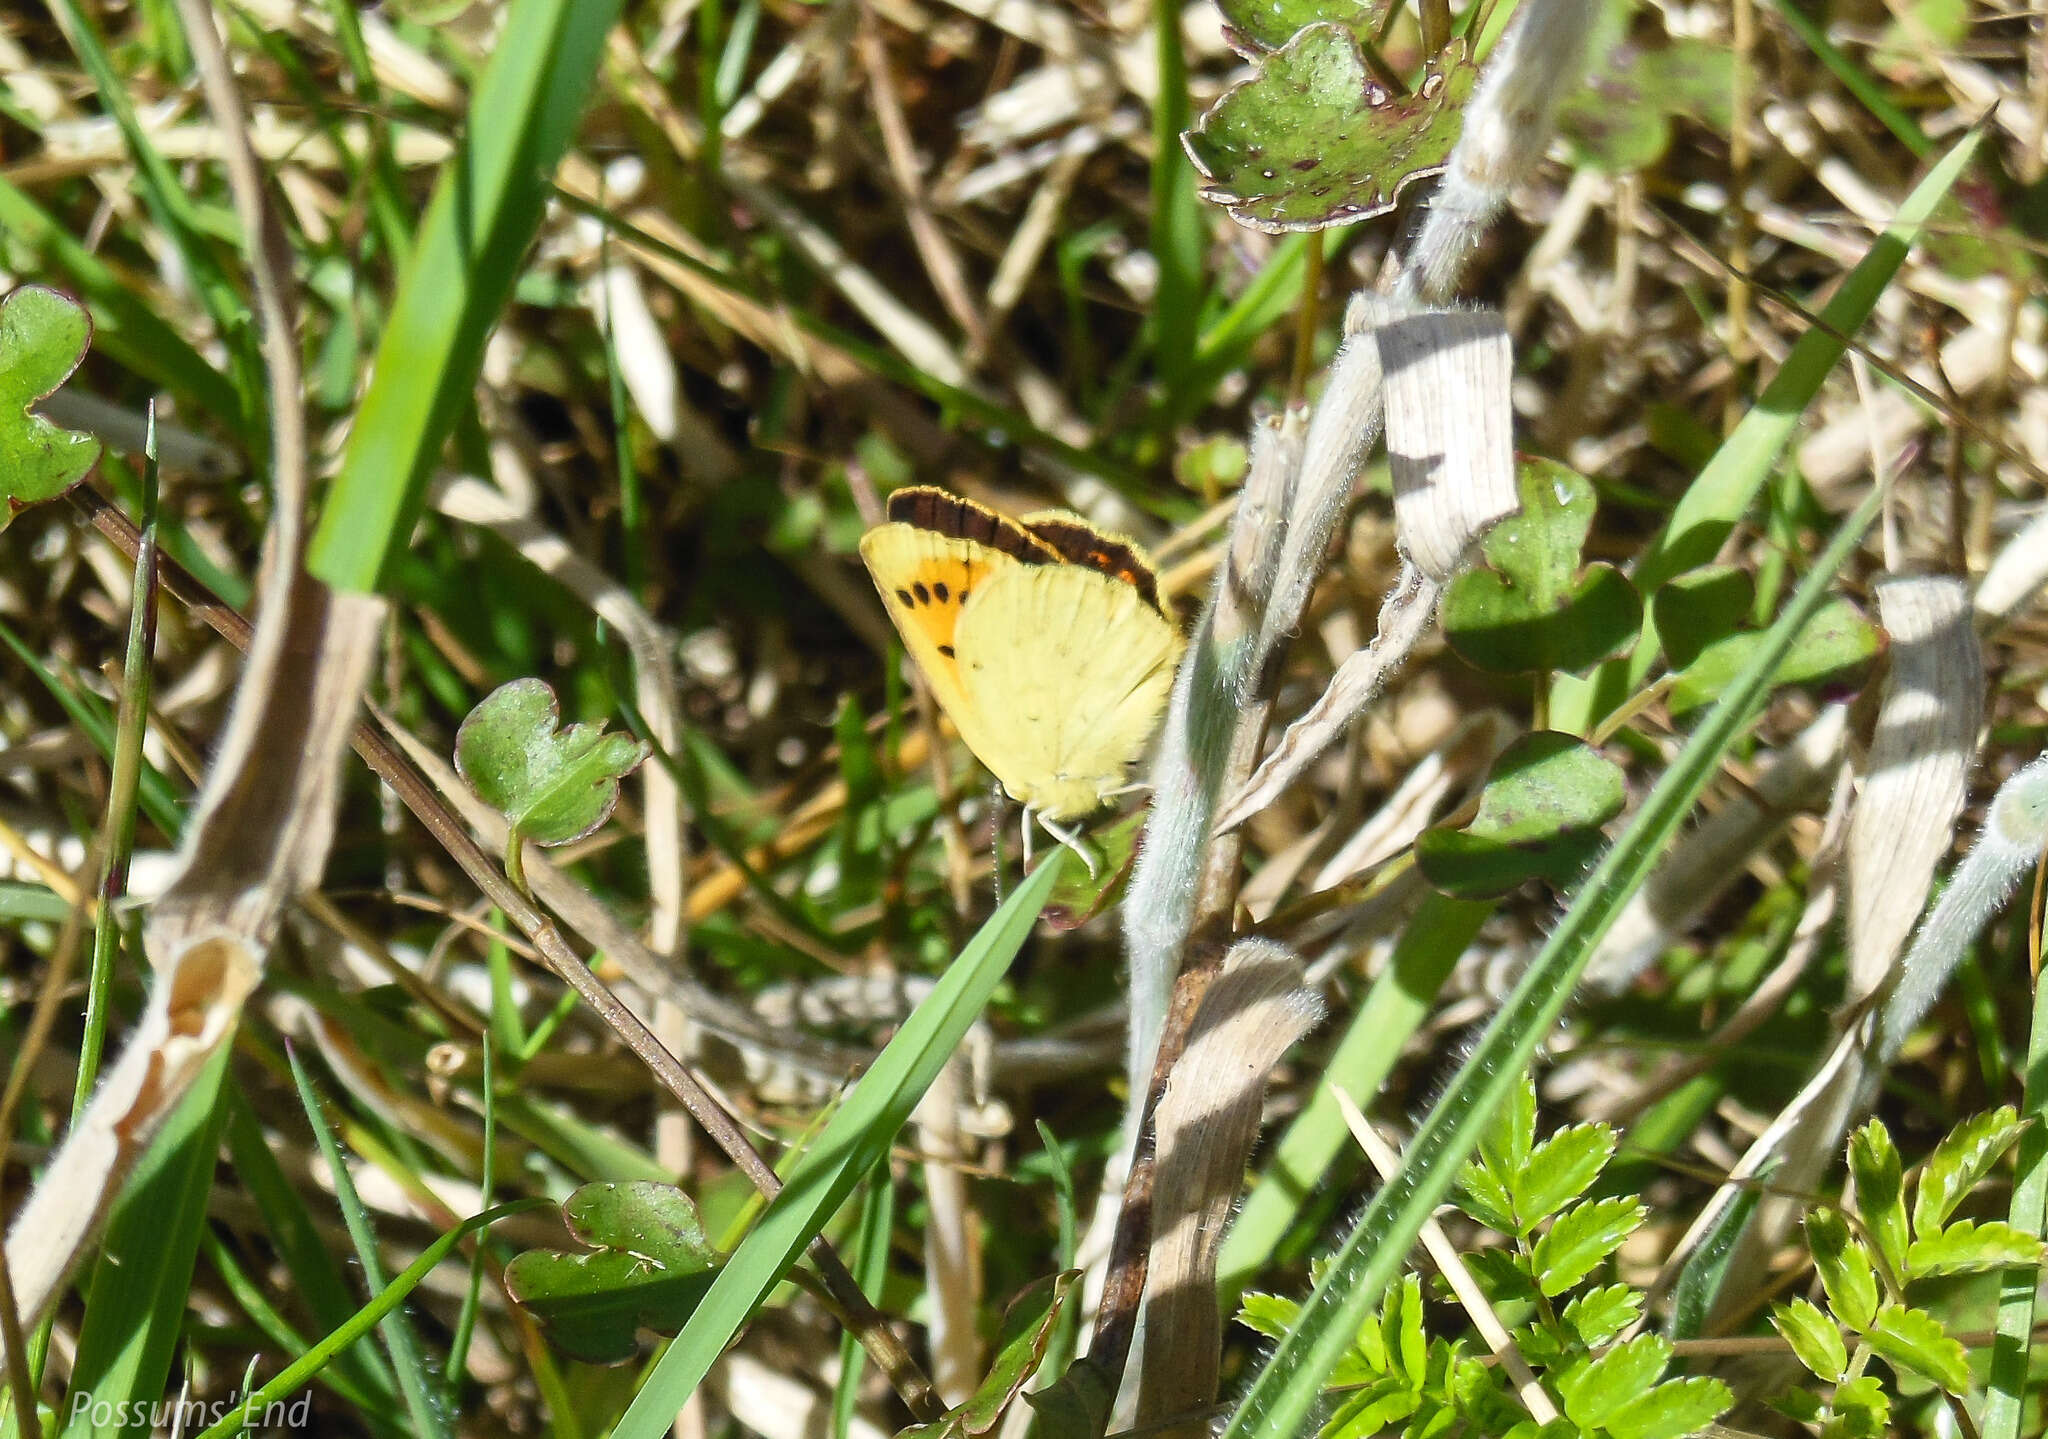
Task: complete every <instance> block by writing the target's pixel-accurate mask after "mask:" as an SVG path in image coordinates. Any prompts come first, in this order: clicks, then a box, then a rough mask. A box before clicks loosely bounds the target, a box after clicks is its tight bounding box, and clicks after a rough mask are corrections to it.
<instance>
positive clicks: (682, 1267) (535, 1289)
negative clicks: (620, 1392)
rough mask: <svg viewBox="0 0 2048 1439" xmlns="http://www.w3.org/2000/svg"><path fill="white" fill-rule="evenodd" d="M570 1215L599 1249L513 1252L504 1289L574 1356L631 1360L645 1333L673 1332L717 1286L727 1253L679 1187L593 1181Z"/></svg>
mask: <svg viewBox="0 0 2048 1439" xmlns="http://www.w3.org/2000/svg"><path fill="white" fill-rule="evenodd" d="M562 1218H563V1219H564V1220H565V1221H566V1222H567V1223H568V1225H569V1231H570V1233H572V1234H573V1235H575V1236H576V1238H577V1239H578V1240H580V1241H582V1242H583V1243H585V1244H587V1245H589V1246H590V1247H591V1249H592V1250H593V1252H592V1253H589V1254H564V1253H562V1252H560V1251H557V1250H553V1249H529V1250H527V1251H526V1252H525V1253H523V1254H517V1255H514V1256H513V1258H512V1261H511V1263H509V1264H507V1265H506V1266H505V1290H506V1292H507V1293H508V1294H510V1295H511V1296H512V1298H513V1299H515V1300H517V1301H518V1302H519V1303H520V1304H521V1305H522V1306H524V1307H525V1309H526V1310H527V1311H528V1312H529V1313H531V1314H532V1315H533V1317H534V1318H535V1319H536V1320H538V1321H539V1323H540V1326H541V1328H542V1329H544V1330H546V1331H547V1336H548V1338H549V1339H550V1340H551V1341H553V1343H554V1344H555V1347H557V1348H558V1349H560V1350H561V1351H562V1352H563V1353H565V1354H568V1355H572V1356H573V1357H575V1358H577V1359H581V1360H584V1361H585V1362H587V1363H591V1364H618V1363H621V1362H623V1361H625V1360H627V1359H631V1358H632V1357H633V1355H634V1353H635V1352H636V1351H637V1348H638V1345H637V1343H636V1340H635V1337H634V1336H635V1335H636V1334H637V1333H638V1331H640V1330H642V1329H651V1330H653V1331H655V1332H656V1333H658V1334H674V1333H675V1332H676V1331H677V1330H678V1329H680V1328H682V1326H683V1321H684V1320H686V1319H688V1318H689V1317H690V1313H691V1311H692V1310H694V1309H695V1308H696V1307H697V1301H698V1300H700V1299H702V1298H703V1297H704V1291H705V1290H706V1289H708V1288H710V1287H711V1276H712V1271H713V1270H714V1269H716V1268H717V1265H718V1251H717V1250H715V1249H714V1248H712V1246H711V1242H710V1240H708V1239H706V1238H705V1236H704V1227H703V1224H702V1222H701V1221H700V1220H699V1219H698V1217H697V1206H696V1205H694V1204H692V1203H691V1202H690V1199H689V1196H688V1195H686V1194H684V1193H683V1192H682V1191H681V1190H679V1189H677V1188H675V1187H674V1186H673V1185H668V1184H656V1183H654V1182H652V1181H651V1180H644V1179H636V1180H630V1181H627V1182H625V1183H617V1184H613V1183H606V1184H586V1185H584V1186H583V1187H582V1188H581V1189H578V1190H577V1191H576V1192H575V1193H574V1194H571V1195H570V1196H569V1197H568V1199H567V1200H565V1201H564V1202H563V1204H562Z"/></svg>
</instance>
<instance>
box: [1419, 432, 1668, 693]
mask: <svg viewBox="0 0 2048 1439" xmlns="http://www.w3.org/2000/svg"><path fill="white" fill-rule="evenodd" d="M1515 485H1516V488H1517V489H1518V490H1519V491H1520V493H1521V499H1522V509H1521V513H1520V514H1516V515H1510V516H1508V517H1507V518H1506V519H1504V520H1502V521H1501V522H1500V523H1499V524H1497V525H1495V526H1494V527H1493V529H1492V530H1491V531H1489V532H1488V534H1487V536H1486V539H1485V541H1484V543H1483V546H1482V548H1483V551H1484V553H1485V556H1486V567H1485V568H1484V569H1472V570H1468V571H1466V572H1465V573H1464V574H1462V575H1459V576H1458V578H1457V579H1456V580H1454V581H1452V582H1451V587H1450V591H1449V593H1447V594H1446V595H1445V596H1444V610H1443V625H1444V638H1445V639H1447V640H1449V641H1450V645H1451V648H1452V649H1454V650H1456V651H1457V652H1458V653H1459V655H1461V656H1462V657H1463V658H1464V659H1465V660H1466V661H1467V662H1468V663H1470V664H1473V665H1476V666H1477V667H1479V668H1480V669H1483V670H1491V671H1493V672H1495V673H1497V674H1517V673H1520V672H1523V671H1527V670H1535V671H1550V670H1576V669H1583V668H1584V667H1585V666H1587V665H1590V664H1592V663H1594V662H1595V661H1596V660H1600V659H1604V658H1605V657H1606V656H1608V655H1610V654H1612V653H1613V652H1614V651H1615V650H1616V649H1618V648H1620V647H1621V646H1622V645H1624V644H1627V643H1628V642H1629V641H1630V640H1632V639H1634V638H1635V636H1636V634H1637V632H1638V631H1639V630H1640V629H1641V628H1642V623H1643V606H1642V601H1641V600H1640V599H1638V598H1637V597H1636V591H1635V586H1633V585H1631V584H1630V583H1629V582H1628V580H1627V579H1626V578H1625V577H1624V576H1623V575H1622V573H1621V572H1620V571H1619V570H1617V569H1615V568H1614V567H1613V566H1612V565H1587V566H1584V567H1581V565H1580V563H1579V560H1580V551H1581V550H1582V548H1583V547H1584V545H1585V543H1586V534H1587V532H1588V531H1589V530H1590V529H1592V527H1593V509H1594V501H1593V486H1592V484H1591V483H1590V482H1588V481H1587V479H1586V478H1585V476H1583V475H1581V474H1578V473H1577V472H1576V471H1574V470H1570V469H1567V468H1566V467H1565V466H1563V465H1560V464H1558V463H1557V462H1556V461H1554V460H1543V459H1524V460H1523V461H1522V462H1521V465H1520V466H1519V468H1518V469H1517V471H1516V474H1515Z"/></svg>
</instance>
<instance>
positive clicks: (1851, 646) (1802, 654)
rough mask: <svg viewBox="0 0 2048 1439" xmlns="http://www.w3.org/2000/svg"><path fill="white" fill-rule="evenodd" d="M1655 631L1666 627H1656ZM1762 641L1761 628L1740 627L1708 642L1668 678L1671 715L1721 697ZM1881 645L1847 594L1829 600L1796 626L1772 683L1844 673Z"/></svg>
mask: <svg viewBox="0 0 2048 1439" xmlns="http://www.w3.org/2000/svg"><path fill="white" fill-rule="evenodd" d="M1658 633H1659V634H1663V633H1667V631H1665V630H1663V629H1662V628H1661V627H1660V628H1659V631H1658ZM1762 642H1763V636H1762V635H1761V634H1760V633H1744V634H1738V635H1728V636H1726V637H1725V638H1723V639H1719V640H1716V641H1714V642H1713V643H1712V644H1709V645H1707V646H1706V647H1705V648H1704V649H1703V650H1701V651H1700V653H1699V654H1698V656H1697V657H1695V658H1694V660H1693V662H1692V663H1691V664H1690V665H1688V666H1687V667H1686V669H1685V672H1684V673H1683V674H1681V675H1679V676H1678V679H1677V680H1676V681H1675V682H1674V683H1673V684H1672V686H1671V689H1670V692H1669V694H1668V696H1667V698H1666V703H1667V704H1668V705H1669V706H1670V708H1671V713H1672V715H1673V716H1674V717H1676V716H1679V715H1685V714H1689V713H1691V712H1692V711H1693V710H1696V709H1698V708H1700V707H1701V706H1702V705H1709V704H1712V703H1713V702H1714V701H1715V700H1717V699H1719V698H1720V697H1721V692H1722V691H1723V690H1725V689H1726V688H1727V687H1728V686H1729V684H1731V683H1732V682H1733V681H1734V679H1735V676H1736V675H1738V674H1740V673H1742V670H1743V667H1744V666H1746V665H1747V664H1748V663H1749V659H1750V656H1751V655H1753V654H1755V653H1756V650H1757V646H1758V645H1760V644H1761V643H1762ZM1883 647H1884V636H1883V635H1882V634H1881V633H1880V632H1879V630H1878V627H1877V626H1876V625H1874V624H1872V623H1871V622H1870V621H1869V620H1868V619H1867V618H1865V617H1864V615H1863V612H1862V611H1861V610H1859V609H1857V608H1856V606H1854V605H1853V604H1851V603H1849V601H1847V600H1843V599H1834V600H1829V601H1828V602H1827V603H1826V604H1825V605H1823V606H1821V609H1820V612H1819V613H1818V614H1816V615H1815V616H1814V617H1813V618H1812V619H1810V620H1808V621H1807V622H1806V624H1805V626H1804V627H1803V628H1801V629H1800V631H1799V637H1798V638H1797V639H1795V640H1794V641H1793V642H1792V649H1791V651H1790V652H1789V653H1787V654H1786V656H1785V658H1784V659H1783V660H1782V661H1780V662H1779V665H1778V668H1777V672H1776V673H1774V674H1773V675H1772V676H1771V683H1772V685H1773V686H1777V685H1792V684H1810V683H1812V682H1813V681H1815V680H1820V679H1826V678H1828V677H1830V676H1837V675H1843V674H1846V673H1847V672H1848V671H1851V670H1853V669H1855V668H1856V667H1857V666H1859V665H1862V664H1865V663H1867V662H1869V661H1870V660H1871V659H1873V658H1875V657H1876V655H1877V653H1878V651H1879V650H1881V649H1882V648H1883Z"/></svg>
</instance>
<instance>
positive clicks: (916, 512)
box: [889, 485, 1061, 565]
mask: <svg viewBox="0 0 2048 1439" xmlns="http://www.w3.org/2000/svg"><path fill="white" fill-rule="evenodd" d="M889 518H890V519H891V520H893V521H894V522H896V523H897V524H904V525H909V526H911V527H912V528H913V529H919V530H930V531H932V532H933V533H935V534H941V535H947V536H950V537H952V538H954V539H960V540H972V541H974V542H975V543H976V544H978V545H987V546H988V547H989V548H990V549H992V550H1000V551H1002V552H1003V553H1004V554H1006V555H1008V556H1010V557H1011V558H1012V559H1017V560H1022V561H1023V562H1024V563H1025V564H1027V565H1049V564H1053V563H1055V562H1057V561H1058V560H1059V559H1060V558H1061V556H1060V553H1059V551H1058V550H1057V549H1056V548H1055V547H1054V546H1053V545H1052V544H1050V543H1049V542H1046V541H1043V540H1041V539H1038V538H1035V537H1034V536H1033V535H1032V533H1031V531H1029V530H1027V529H1025V528H1024V527H1023V526H1022V525H1020V524H1018V523H1017V522H1016V521H1015V520H1012V519H1008V518H1005V517H1004V516H1002V515H999V514H997V513H996V512H995V511H994V510H991V509H989V508H987V507H986V506H984V505H977V504H976V503H974V501H972V500H963V499H961V498H960V497H959V496H958V495H953V494H948V493H947V492H946V491H944V490H938V489H933V488H932V487H931V486H929V485H912V486H911V487H910V488H908V489H903V490H898V491H896V493H895V494H893V495H891V496H889Z"/></svg>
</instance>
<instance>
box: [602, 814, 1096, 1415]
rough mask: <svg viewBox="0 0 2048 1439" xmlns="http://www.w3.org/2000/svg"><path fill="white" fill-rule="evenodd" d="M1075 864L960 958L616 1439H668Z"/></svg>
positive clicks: (1048, 865)
mask: <svg viewBox="0 0 2048 1439" xmlns="http://www.w3.org/2000/svg"><path fill="white" fill-rule="evenodd" d="M1066 864H1067V852H1066V851H1065V850H1055V851H1053V852H1052V853H1051V854H1048V855H1047V856H1046V857H1045V860H1044V861H1043V862H1042V863H1041V864H1040V865H1039V866H1038V868H1037V869H1035V870H1033V871H1032V872H1031V874H1030V876H1029V877H1028V878H1027V879H1025V881H1024V882H1023V883H1022V884H1020V885H1019V886H1017V891H1016V893H1014V894H1012V895H1011V896H1010V898H1009V899H1008V900H1007V901H1006V902H1005V903H1004V904H1003V907H1002V908H1001V909H999V910H997V911H996V912H995V913H994V914H993V915H992V916H990V917H989V921H988V923H987V924H984V925H983V926H982V927H981V932H980V933H978V934H976V935H975V937H974V938H973V939H972V940H971V941H969V943H968V945H967V947H966V948H965V949H963V950H962V951H961V952H960V956H959V958H957V959H955V960H954V961H953V963H952V965H951V967H950V968H948V969H947V970H946V973H945V976H944V977H943V978H942V979H940V981H939V983H938V986H937V987H936V988H934V989H933V990H932V992H931V994H930V995H928V996H927V997H926V999H925V1001H924V1003H922V1004H920V1005H918V1007H917V1009H916V1010H915V1011H914V1012H913V1013H912V1014H911V1016H910V1018H909V1019H908V1020H906V1021H904V1025H903V1028H902V1029H900V1030H898V1031H897V1033H896V1037H895V1038H894V1039H892V1040H890V1041H889V1044H888V1047H887V1048H885V1049H884V1050H883V1051H882V1052H881V1054H880V1055H878V1056H877V1057H876V1059H875V1062H874V1065H873V1067H872V1068H870V1069H869V1070H868V1072H867V1073H866V1074H864V1075H862V1076H861V1079H860V1082H859V1083H858V1084H856V1085H855V1086H854V1088H853V1092H852V1093H850V1094H849V1095H847V1097H846V1102H845V1103H844V1104H843V1105H841V1106H840V1108H839V1111H838V1113H836V1114H834V1115H833V1116H832V1118H831V1120H830V1121H829V1122H828V1123H827V1124H826V1125H825V1129H824V1132H823V1133H822V1134H820V1135H819V1136H818V1138H817V1140H816V1142H815V1143H813V1144H812V1145H811V1147H810V1150H809V1152H808V1153H806V1154H805V1155H804V1157H803V1161H802V1162H801V1163H800V1164H799V1165H798V1166H797V1167H796V1169H795V1171H794V1172H793V1173H791V1174H790V1176H789V1182H788V1184H787V1186H786V1187H785V1188H784V1189H783V1191H782V1193H781V1194H780V1195H779V1196H777V1197H776V1199H775V1200H774V1201H773V1202H772V1203H771V1204H769V1206H768V1208H767V1210H766V1211H765V1212H764V1213H763V1214H762V1216H761V1219H760V1222H759V1223H757V1224H756V1225H755V1226H754V1228H753V1229H752V1231H751V1232H749V1233H748V1235H747V1237H746V1238H745V1239H744V1240H742V1241H741V1242H740V1245H739V1247H738V1248H737V1249H735V1250H734V1251H733V1252H732V1255H731V1257H730V1258H728V1259H727V1260H726V1261H725V1264H724V1265H723V1267H721V1268H720V1269H719V1271H718V1277H717V1278H716V1279H715V1280H713V1281H712V1285H711V1288H710V1290H709V1292H707V1293H706V1294H705V1296H704V1299H703V1301H702V1302H701V1303H700V1304H699V1305H698V1306H697V1310H696V1312H695V1313H694V1314H692V1315H691V1316H690V1318H689V1322H687V1323H686V1324H684V1326H683V1329H682V1332H681V1333H680V1334H678V1335H676V1338H675V1342H674V1343H672V1344H671V1345H669V1347H668V1352H667V1353H666V1354H663V1355H662V1356H661V1359H660V1361H659V1362H658V1363H657V1364H655V1366H654V1368H653V1369H652V1370H651V1371H650V1372H649V1373H648V1376H647V1381H646V1383H645V1384H644V1385H642V1386H641V1389H640V1392H639V1393H638V1394H637V1395H635V1396H634V1398H633V1403H632V1406H631V1407H630V1408H629V1409H627V1410H626V1413H625V1417H624V1418H622V1419H620V1421H619V1424H618V1427H617V1428H616V1429H614V1430H613V1431H612V1435H613V1439H659V1436H660V1435H662V1434H664V1433H666V1432H667V1430H668V1427H669V1425H670V1423H671V1422H673V1421H674V1419H675V1416H676V1411H677V1410H678V1409H680V1408H681V1407H682V1405H683V1401H684V1400H685V1399H687V1398H689V1397H690V1395H691V1394H692V1393H693V1392H694V1391H695V1390H696V1388H697V1385H698V1384H699V1383H700V1382H701V1381H702V1380H703V1378H704V1375H705V1374H706V1372H707V1371H709V1370H710V1368H711V1365H712V1363H713V1362H714V1361H715V1360H716V1359H717V1358H718V1356H719V1355H720V1354H721V1353H723V1352H724V1351H725V1346H726V1345H727V1344H728V1343H730V1342H731V1341H732V1337H733V1336H734V1335H735V1334H737V1333H739V1331H740V1328H741V1326H742V1325H744V1324H745V1323H746V1322H747V1321H748V1320H749V1319H750V1318H752V1317H753V1314H754V1311H755V1309H757V1308H759V1307H760V1304H761V1302H762V1301H763V1300H764V1299H766V1298H767V1297H768V1294H769V1291H771V1290H773V1289H774V1288H775V1286H776V1285H777V1284H779V1283H781V1282H782V1278H783V1276H784V1275H785V1274H787V1273H788V1272H789V1268H790V1266H791V1265H792V1264H794V1263H796V1261H797V1258H798V1256H799V1255H801V1254H802V1253H803V1251H804V1246H805V1245H807V1244H809V1243H810V1242H811V1239H812V1238H813V1236H815V1235H816V1234H817V1233H818V1232H819V1231H820V1230H822V1229H823V1228H824V1227H825V1223H826V1221H827V1220H829V1219H830V1218H831V1217H832V1216H833V1214H835V1213H836V1212H837V1211H838V1209H839V1206H840V1205H842V1204H844V1203H845V1202H846V1199H847V1196H848V1195H850V1194H851V1193H852V1192H853V1188H854V1186H855V1185H856V1184H858V1183H859V1182H860V1181H861V1179H862V1178H863V1177H864V1176H865V1175H866V1174H867V1173H868V1172H869V1171H870V1170H872V1169H873V1168H874V1167H875V1165H877V1164H879V1163H881V1162H882V1160H883V1159H885V1158H886V1157H887V1155H888V1153H889V1146H890V1144H892V1143H893V1142H894V1141H895V1138H896V1132H897V1131H898V1130H899V1129H901V1128H902V1127H903V1125H904V1123H905V1121H907V1120H908V1119H909V1118H910V1111H911V1110H912V1109H914V1108H916V1107H917V1102H918V1100H919V1099H921V1098H923V1097H924V1092H925V1090H926V1089H928V1088H930V1087H931V1083H932V1081H933V1080H934V1079H936V1078H937V1077H938V1073H939V1070H940V1068H941V1067H942V1066H944V1064H945V1062H946V1060H947V1059H948V1058H949V1057H950V1056H951V1055H952V1053H953V1050H954V1048H955V1046H957V1045H958V1044H959V1042H960V1040H961V1038H962V1036H964V1035H965V1034H966V1033H967V1029H968V1026H969V1025H971V1024H973V1023H974V1020H975V1018H976V1016H978V1015H979V1014H980V1013H981V1011H982V1007H983V1006H984V1005H986V1004H987V1003H988V999H989V995H990V994H992V993H993V992H994V990H995V987H996V985H997V984H998V983H999V982H1000V981H1001V980H1002V977H1003V975H1004V974H1006V973H1007V972H1008V971H1009V968H1010V961H1011V960H1012V959H1014V958H1015V957H1016V955H1017V951H1018V950H1019V949H1020V948H1022V946H1023V944H1024V940H1025V938H1026V936H1028V935H1029V934H1030V933H1031V926H1032V923H1033V922H1034V921H1035V920H1036V919H1037V918H1038V911H1039V910H1040V909H1041V908H1043V907H1044V905H1045V901H1046V897H1047V896H1048V895H1050V894H1051V893H1052V888H1053V883H1054V881H1055V880H1057V879H1058V878H1059V875H1060V872H1061V871H1062V870H1063V869H1065V867H1066Z"/></svg>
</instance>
